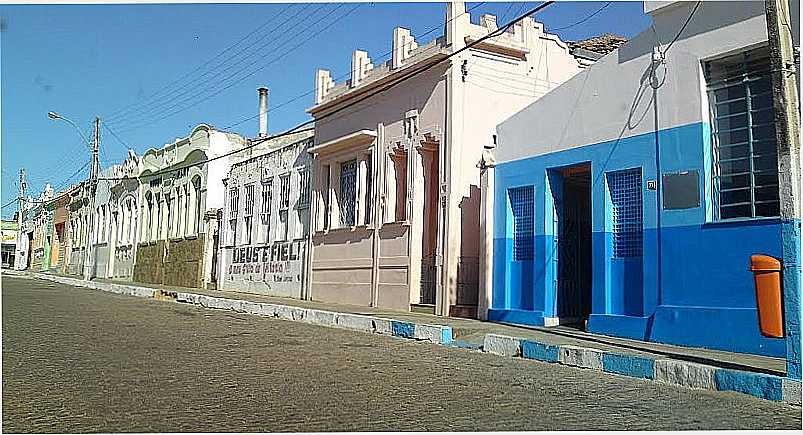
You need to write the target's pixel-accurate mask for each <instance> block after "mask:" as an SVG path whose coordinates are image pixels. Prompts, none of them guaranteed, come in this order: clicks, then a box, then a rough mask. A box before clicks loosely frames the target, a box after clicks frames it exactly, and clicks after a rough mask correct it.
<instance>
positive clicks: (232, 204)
mask: <svg viewBox="0 0 803 435" xmlns="http://www.w3.org/2000/svg"><path fill="white" fill-rule="evenodd" d="M239 196H240V193H239V191H238V190H237V188H236V187H235V188H232V189H231V190H229V218H230V219H237V206H238V205H239V203H240V201H239V199H240V198H239Z"/></svg>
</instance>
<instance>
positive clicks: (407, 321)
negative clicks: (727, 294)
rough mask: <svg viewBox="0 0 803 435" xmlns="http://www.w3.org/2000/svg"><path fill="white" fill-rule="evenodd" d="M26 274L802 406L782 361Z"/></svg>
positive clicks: (564, 331) (565, 332) (558, 331)
mask: <svg viewBox="0 0 803 435" xmlns="http://www.w3.org/2000/svg"><path fill="white" fill-rule="evenodd" d="M18 273H19V272H15V273H13V274H18ZM23 274H24V275H27V276H33V277H36V278H42V279H47V280H51V281H56V282H62V283H65V284H70V285H78V286H84V287H90V288H94V289H97V290H103V291H110V292H114V293H120V294H126V295H131V296H140V297H148V298H156V299H160V300H170V301H177V302H182V303H189V304H194V305H198V306H201V307H204V308H213V309H225V310H234V311H238V312H244V313H250V314H255V315H263V316H269V317H279V318H282V319H286V320H294V321H303V322H307V323H313V324H318V325H322V326H329V327H340V328H348V329H353V330H359V331H363V332H372V333H379V334H387V335H392V336H396V337H400V338H408V339H415V340H426V341H430V342H432V343H435V344H440V345H447V346H456V347H463V348H468V349H473V350H478V351H481V352H486V353H491V354H496V355H500V356H507V357H522V358H527V359H535V360H540V361H544V362H552V363H559V364H562V365H568V366H573V367H579V368H585V369H591V370H597V371H604V372H608V373H614V374H619V375H623V376H628V377H636V378H643V379H651V380H656V381H658V382H663V383H669V384H674V385H681V386H685V387H691V388H698V389H706V390H717V391H735V392H739V393H743V394H748V395H752V396H755V397H759V398H763V399H768V400H776V401H784V402H787V403H792V404H798V405H799V404H800V402H801V397H800V396H801V393H800V381H799V380H791V379H788V378H785V361H784V360H783V359H779V358H768V357H763V356H758V355H747V354H737V353H730V352H721V351H713V350H708V349H697V348H685V347H680V346H671V345H664V344H657V343H646V342H641V341H635V340H627V339H619V338H613V337H606V336H601V335H596V334H589V333H584V332H581V331H576V330H572V329H569V328H561V327H557V328H536V327H521V326H516V325H504V324H498V323H491V322H483V321H478V320H471V319H459V318H446V317H439V316H434V315H430V314H422V313H407V312H398V311H391V310H383V309H375V308H368V307H358V306H353V305H345V304H333V303H322V302H317V301H301V300H296V299H290V298H279V297H271V296H264V295H256V294H249V293H242V292H231V291H217V290H202V289H194V288H180V287H169V286H158V285H144V284H138V283H129V282H122V281H116V280H93V281H91V282H89V283H87V282H85V281H82V280H80V279H76V278H75V277H65V276H58V275H52V274H42V273H23Z"/></svg>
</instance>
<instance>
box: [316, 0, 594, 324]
mask: <svg viewBox="0 0 803 435" xmlns="http://www.w3.org/2000/svg"><path fill="white" fill-rule="evenodd" d="M495 30H497V23H496V17H494V16H493V15H483V16H481V17H480V18H479V24H473V23H471V20H470V15H469V14H468V13H467V12H466V9H465V4H464V3H462V2H454V3H450V4H449V5H448V6H447V11H446V26H445V33H446V34H445V35H443V36H442V37H439V38H436V39H435V40H433V41H431V42H430V43H428V44H425V45H422V46H418V44H417V43H416V41H415V38H414V37H413V36H411V33H410V31H409V30H407V29H403V28H396V29H395V30H394V31H393V51H392V57H391V59H390V60H388V61H387V62H385V63H381V64H376V65H374V64H373V63H372V61H371V58H370V57H369V54H368V53H366V52H364V51H359V50H357V51H355V52H354V53H353V55H352V72H351V79H350V80H348V81H346V82H344V83H337V84H336V83H334V82H333V80H332V78H331V76H330V73H329V71H326V70H319V71H318V72H317V74H316V78H315V105H314V106H313V107H312V108H310V109H309V110H308V112H309V113H310V114H311V115H312V116H313V117H314V118H315V143H314V146H313V147H312V148H310V150H309V152H310V153H312V155H313V158H314V163H313V181H312V186H313V191H312V202H311V203H312V204H311V205H312V206H311V220H310V222H312V229H313V231H312V237H311V241H310V246H309V252H311V259H312V260H311V261H310V263H309V266H308V267H309V269H308V270H307V273H308V274H309V276H310V277H311V279H309V280H307V286H308V288H307V294H308V295H309V297H310V298H311V299H313V300H320V301H330V302H341V303H349V304H358V305H365V306H374V307H383V308H391V309H398V310H405V311H407V310H411V309H420V310H422V311H430V312H434V313H436V314H438V315H444V316H446V315H450V316H468V317H474V316H476V315H477V313H478V306H479V312H480V313H482V312H484V311H485V310H484V309H483V307H487V303H488V301H484V300H480V298H479V295H478V287H479V286H478V283H479V279H480V270H479V261H478V259H479V255H480V252H479V249H480V191H479V185H480V170H479V168H478V163H479V162H480V160H481V158H482V154H483V150H484V149H485V147H487V146H492V145H493V143H494V131H495V127H496V125H497V124H498V123H500V122H501V121H503V120H504V119H506V118H508V117H509V116H511V115H513V114H514V113H516V112H518V111H519V110H521V109H523V108H524V107H526V106H528V105H529V104H531V103H532V102H534V101H535V100H537V99H538V98H539V97H541V96H542V95H544V94H545V93H547V92H548V91H549V90H551V89H552V88H554V87H556V86H558V85H560V84H561V83H563V82H565V81H566V80H568V79H569V78H571V77H572V76H574V75H575V74H577V73H578V72H579V71H580V70H581V69H582V68H584V66H586V65H588V64H589V59H588V58H583V57H581V56H579V55H575V54H573V53H572V52H571V51H570V48H569V47H568V46H567V44H566V43H564V42H563V41H561V40H560V39H559V38H558V37H557V36H555V35H550V34H548V33H546V32H545V31H544V27H543V25H542V24H541V23H538V22H535V21H533V20H532V19H531V18H525V19H523V20H521V21H519V22H518V23H517V24H515V25H514V26H513V27H511V28H510V29H509V30H507V31H506V32H504V33H502V34H501V35H499V36H497V37H494V38H491V39H488V40H486V41H483V42H482V43H480V44H477V45H475V46H473V47H472V48H470V49H468V50H464V51H463V52H461V53H459V54H457V55H455V56H453V57H449V56H450V55H451V54H452V53H454V52H456V51H458V50H460V49H461V48H463V47H465V46H466V45H467V44H471V43H472V42H474V41H477V40H478V39H480V38H482V37H484V36H486V35H488V34H489V33H490V32H493V31H495Z"/></svg>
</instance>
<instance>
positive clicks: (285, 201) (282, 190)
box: [279, 174, 290, 210]
mask: <svg viewBox="0 0 803 435" xmlns="http://www.w3.org/2000/svg"><path fill="white" fill-rule="evenodd" d="M288 207H290V174H286V175H282V176H281V177H279V208H280V209H281V210H285V209H287V208H288Z"/></svg>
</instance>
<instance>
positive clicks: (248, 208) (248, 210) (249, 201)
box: [243, 184, 254, 216]
mask: <svg viewBox="0 0 803 435" xmlns="http://www.w3.org/2000/svg"><path fill="white" fill-rule="evenodd" d="M253 214H254V185H253V184H249V185H247V186H245V213H243V216H251V215H253Z"/></svg>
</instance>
